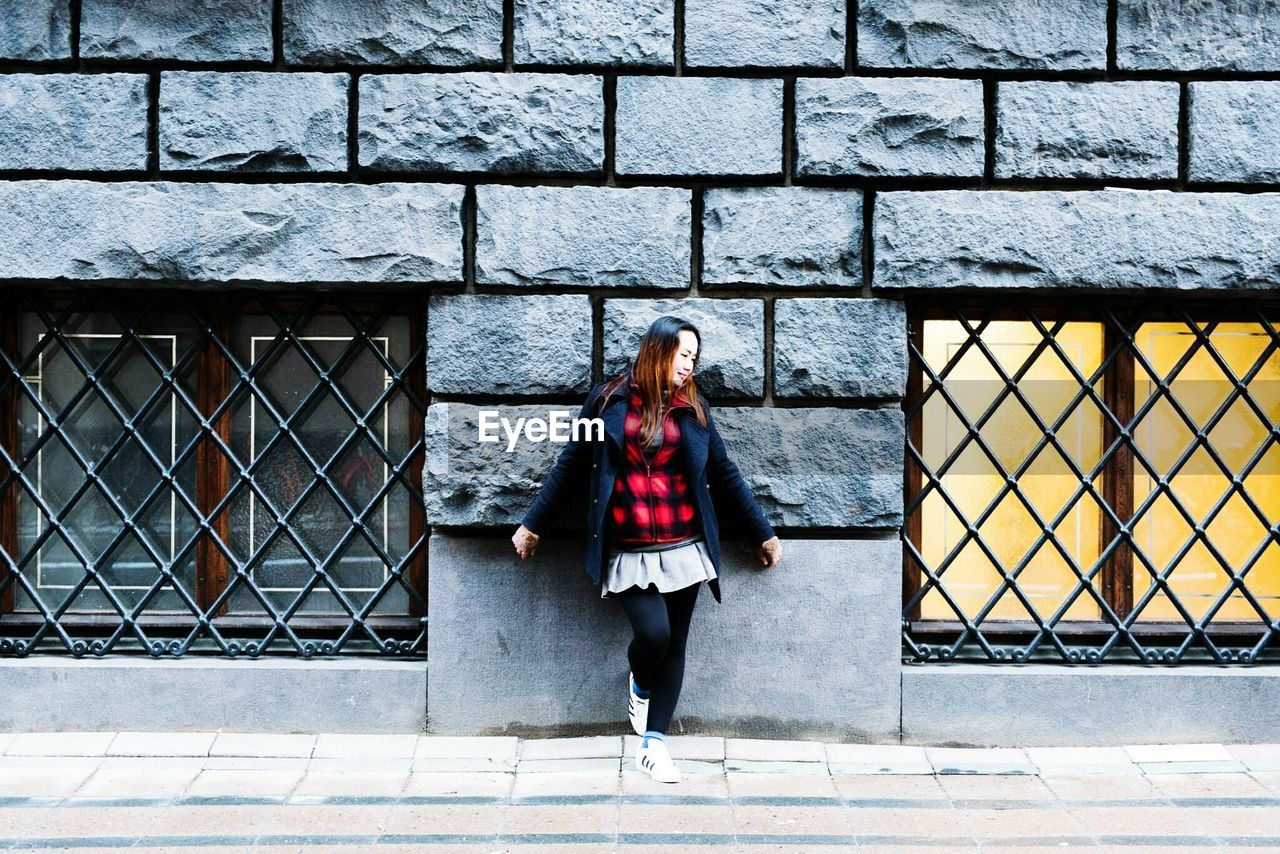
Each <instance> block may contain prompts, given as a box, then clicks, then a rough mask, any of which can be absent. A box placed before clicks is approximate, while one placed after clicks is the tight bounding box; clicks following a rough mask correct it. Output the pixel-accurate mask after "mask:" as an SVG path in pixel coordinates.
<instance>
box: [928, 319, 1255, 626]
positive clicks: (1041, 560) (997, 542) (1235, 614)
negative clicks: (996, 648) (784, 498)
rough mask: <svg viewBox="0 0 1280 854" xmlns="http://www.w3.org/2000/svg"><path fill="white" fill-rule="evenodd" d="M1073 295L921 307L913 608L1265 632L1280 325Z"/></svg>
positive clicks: (971, 620) (939, 614)
mask: <svg viewBox="0 0 1280 854" xmlns="http://www.w3.org/2000/svg"><path fill="white" fill-rule="evenodd" d="M1079 305H1083V303H1081V304H1079ZM1079 305H1078V306H1077V307H1078V308H1079V310H1075V311H1069V312H1067V313H1065V314H1064V315H1063V317H1064V318H1067V317H1069V318H1070V319H1057V320H1053V319H1044V318H1039V317H1036V316H1035V315H1033V314H1032V313H1030V312H1028V311H1025V310H1023V311H1009V310H1007V309H1006V310H1001V311H999V312H994V311H993V312H992V313H991V314H990V315H988V316H984V317H974V316H968V315H964V314H963V313H956V316H955V317H954V318H952V317H948V316H945V314H946V313H945V312H938V311H933V312H930V313H929V314H928V315H926V316H924V317H916V318H915V319H914V320H913V323H912V338H913V341H912V362H913V364H912V379H911V385H910V387H909V390H908V401H907V407H906V408H907V410H908V413H909V415H908V423H909V430H910V433H909V448H908V459H907V468H906V474H907V480H906V487H907V511H908V512H907V522H906V529H905V537H906V539H907V546H908V548H907V560H906V570H907V578H906V582H905V584H904V593H905V597H906V604H907V608H906V617H907V620H908V622H909V624H910V625H924V624H925V623H927V622H928V621H942V622H949V623H951V624H952V625H956V626H959V627H960V628H961V630H962V631H967V633H969V634H971V635H972V634H975V633H980V632H986V631H990V630H992V629H999V628H1000V627H1004V628H1005V629H1008V630H1010V631H1015V633H1016V630H1017V629H1023V630H1026V631H1032V632H1036V633H1037V634H1038V635H1039V636H1044V635H1045V634H1046V633H1047V632H1053V631H1054V629H1055V628H1056V627H1057V626H1058V625H1059V624H1061V625H1063V626H1070V625H1071V624H1073V623H1074V624H1089V623H1092V624H1094V625H1096V626H1098V627H1108V626H1110V627H1114V626H1115V625H1116V624H1117V623H1118V622H1120V621H1123V622H1124V624H1125V625H1126V626H1128V627H1135V628H1140V627H1144V626H1145V627H1151V626H1156V625H1160V626H1164V627H1165V628H1166V629H1168V628H1169V627H1172V626H1177V627H1180V628H1181V630H1182V633H1183V634H1184V635H1185V634H1186V633H1187V631H1188V628H1189V627H1197V628H1198V629H1201V630H1203V631H1205V632H1207V633H1212V632H1213V631H1214V630H1215V629H1221V628H1223V627H1227V626H1231V625H1234V627H1235V628H1236V629H1238V628H1239V627H1240V626H1242V625H1251V626H1252V627H1254V628H1255V629H1256V630H1257V633H1258V634H1259V635H1261V633H1262V632H1265V630H1266V628H1267V625H1268V623H1270V622H1272V621H1274V620H1275V619H1277V617H1278V616H1280V537H1278V536H1277V531H1278V530H1280V529H1278V528H1277V522H1278V521H1280V447H1278V446H1277V445H1278V441H1277V440H1278V439H1280V429H1278V428H1277V426H1276V425H1278V424H1280V331H1278V330H1280V328H1278V327H1277V325H1276V324H1275V323H1274V322H1272V321H1271V320H1268V319H1267V318H1266V317H1264V316H1262V315H1261V314H1260V313H1258V312H1257V311H1253V312H1252V313H1250V312H1249V311H1236V312H1234V314H1233V317H1232V319H1229V320H1223V319H1221V318H1219V319H1216V320H1201V319H1199V318H1197V317H1195V316H1194V314H1183V313H1181V312H1172V315H1173V316H1172V317H1170V313H1157V312H1153V311H1149V310H1145V309H1144V310H1143V311H1138V312H1132V313H1128V314H1125V313H1122V312H1116V313H1112V312H1111V311H1109V310H1108V311H1099V312H1094V311H1092V310H1090V309H1089V308H1087V307H1085V308H1080V307H1079ZM1208 314H1214V312H1208ZM939 315H942V316H939ZM1152 315H1155V319H1152ZM1215 316H1216V315H1215ZM1238 318H1247V319H1238ZM1197 436H1200V441H1199V442H1197ZM1050 438H1051V439H1052V441H1048V439H1050ZM1162 484H1163V486H1162ZM1122 526H1127V527H1129V529H1130V531H1131V537H1125V536H1124V532H1123V530H1122ZM1233 575H1234V576H1242V577H1241V579H1240V583H1239V584H1234V585H1233V580H1232V576H1233ZM966 627H967V628H966ZM975 627H978V628H976V629H975ZM1011 627H1012V628H1011Z"/></svg>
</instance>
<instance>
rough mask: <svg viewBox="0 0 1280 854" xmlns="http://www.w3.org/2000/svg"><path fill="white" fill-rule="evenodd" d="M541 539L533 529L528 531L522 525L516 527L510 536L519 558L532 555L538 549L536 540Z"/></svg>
mask: <svg viewBox="0 0 1280 854" xmlns="http://www.w3.org/2000/svg"><path fill="white" fill-rule="evenodd" d="M540 539H542V538H541V537H539V536H538V535H537V534H535V533H534V532H533V531H530V530H529V529H528V528H526V527H525V526H524V525H521V526H520V527H519V528H517V529H516V532H515V534H513V535H512V536H511V542H512V543H513V544H514V545H515V547H516V554H518V555H520V557H521V558H526V557H533V556H534V554H535V553H536V552H537V551H538V540H540Z"/></svg>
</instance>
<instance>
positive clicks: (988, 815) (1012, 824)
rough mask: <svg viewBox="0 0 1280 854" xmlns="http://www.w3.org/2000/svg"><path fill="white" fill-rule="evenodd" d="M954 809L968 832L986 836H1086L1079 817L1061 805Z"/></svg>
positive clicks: (1000, 837)
mask: <svg viewBox="0 0 1280 854" xmlns="http://www.w3.org/2000/svg"><path fill="white" fill-rule="evenodd" d="M956 812H957V813H959V814H960V819H961V821H963V822H964V825H965V827H967V828H968V830H969V833H971V834H973V835H974V836H975V837H982V838H986V839H1008V838H1009V837H1018V836H1026V837H1049V838H1054V837H1057V838H1064V837H1084V836H1089V832H1088V831H1087V830H1086V829H1085V827H1084V825H1082V824H1081V823H1080V820H1079V819H1078V818H1077V817H1076V816H1075V815H1073V814H1072V813H1071V812H1070V811H1068V810H1067V809H1065V808H1062V807H1045V808H1035V807H1028V808H1025V809H973V808H967V807H960V806H959V805H957V807H956Z"/></svg>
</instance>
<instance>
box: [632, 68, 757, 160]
mask: <svg viewBox="0 0 1280 854" xmlns="http://www.w3.org/2000/svg"><path fill="white" fill-rule="evenodd" d="M616 123H617V164H616V169H617V172H618V174H619V175H781V174H782V81H781V80H757V79H745V78H726V77H656V76H644V75H634V76H624V77H620V78H618V89H617V118H616Z"/></svg>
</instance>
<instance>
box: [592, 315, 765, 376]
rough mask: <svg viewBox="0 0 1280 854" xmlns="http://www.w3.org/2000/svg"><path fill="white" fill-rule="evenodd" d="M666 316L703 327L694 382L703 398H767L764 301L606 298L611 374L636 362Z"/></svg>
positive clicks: (606, 364) (606, 365)
mask: <svg viewBox="0 0 1280 854" xmlns="http://www.w3.org/2000/svg"><path fill="white" fill-rule="evenodd" d="M664 314H672V315H675V316H677V317H683V318H684V319H686V320H688V321H689V322H691V323H692V324H693V325H694V326H696V327H698V332H699V334H700V338H701V344H700V346H699V348H698V350H699V362H698V369H697V372H696V373H695V375H694V378H695V380H696V381H697V383H698V388H699V390H700V391H701V392H702V393H703V394H705V395H707V396H709V397H715V396H718V395H732V396H744V397H762V396H763V395H764V302H763V301H762V300H756V299H698V298H695V299H653V300H650V299H611V300H605V303H604V372H605V375H606V376H609V375H612V374H613V373H615V372H617V371H620V370H622V369H623V368H625V367H626V366H627V363H628V362H629V361H630V360H631V359H633V358H635V355H636V353H637V352H638V351H639V349H640V338H641V336H643V335H644V333H645V330H647V329H648V328H649V325H650V324H651V323H653V321H655V320H657V319H658V318H659V317H661V316H662V315H664Z"/></svg>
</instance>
